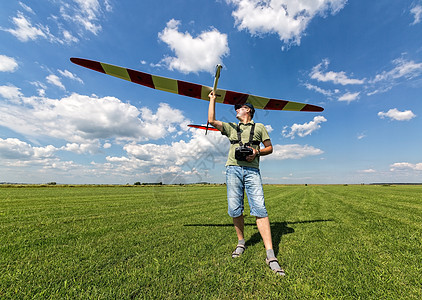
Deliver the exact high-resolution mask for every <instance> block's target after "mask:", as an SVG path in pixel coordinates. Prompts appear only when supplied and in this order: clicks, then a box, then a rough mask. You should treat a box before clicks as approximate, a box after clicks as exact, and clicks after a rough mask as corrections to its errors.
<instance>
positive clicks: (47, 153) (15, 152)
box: [0, 138, 57, 161]
mask: <svg viewBox="0 0 422 300" xmlns="http://www.w3.org/2000/svg"><path fill="white" fill-rule="evenodd" d="M56 151H57V148H55V147H54V146H52V145H48V146H45V147H33V146H32V145H30V144H28V143H26V142H22V141H21V140H19V139H15V138H7V139H2V138H0V157H1V158H2V159H9V160H10V159H12V160H24V161H26V160H31V159H43V158H48V157H51V156H52V155H53V154H54V152H56Z"/></svg>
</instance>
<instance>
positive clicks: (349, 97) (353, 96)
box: [338, 92, 360, 103]
mask: <svg viewBox="0 0 422 300" xmlns="http://www.w3.org/2000/svg"><path fill="white" fill-rule="evenodd" d="M359 95H360V92H356V93H349V92H347V93H345V94H344V95H343V96H341V97H339V98H338V101H346V102H347V103H350V102H352V101H355V100H357V99H359Z"/></svg>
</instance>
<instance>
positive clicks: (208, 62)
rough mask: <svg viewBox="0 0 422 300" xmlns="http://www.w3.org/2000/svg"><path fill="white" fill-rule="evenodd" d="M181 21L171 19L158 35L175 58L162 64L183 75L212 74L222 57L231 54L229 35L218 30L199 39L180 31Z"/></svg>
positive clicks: (208, 32)
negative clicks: (191, 73) (203, 72)
mask: <svg viewBox="0 0 422 300" xmlns="http://www.w3.org/2000/svg"><path fill="white" fill-rule="evenodd" d="M179 25H180V21H177V20H174V19H171V20H170V21H169V22H168V23H167V26H166V28H165V29H164V30H163V31H162V32H160V33H159V34H158V37H159V39H160V40H162V41H163V42H165V43H166V44H168V45H169V47H170V49H171V50H172V51H174V52H175V55H176V56H175V57H170V56H169V57H166V58H164V59H163V60H162V63H164V64H165V65H167V66H168V68H169V69H170V70H173V69H176V70H179V71H181V72H183V73H189V72H198V71H207V72H210V73H212V72H213V71H214V68H215V66H216V65H217V64H222V57H223V56H226V55H228V54H229V47H228V42H227V35H226V34H222V33H220V32H219V31H218V30H217V29H212V30H210V31H204V32H202V33H201V34H200V35H199V36H197V37H195V38H194V37H192V36H191V35H190V34H189V33H188V32H186V33H182V32H179V31H178V27H179Z"/></svg>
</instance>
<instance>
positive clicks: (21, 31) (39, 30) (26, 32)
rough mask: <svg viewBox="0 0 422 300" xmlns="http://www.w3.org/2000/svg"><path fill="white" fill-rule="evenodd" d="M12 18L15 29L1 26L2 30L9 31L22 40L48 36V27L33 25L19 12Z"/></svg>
mask: <svg viewBox="0 0 422 300" xmlns="http://www.w3.org/2000/svg"><path fill="white" fill-rule="evenodd" d="M12 20H13V23H14V24H15V29H12V28H9V29H7V28H6V29H5V28H2V30H4V31H7V32H10V33H11V34H13V35H14V36H15V37H17V38H18V39H19V40H20V41H22V42H27V41H29V40H36V39H37V38H38V37H42V38H47V36H48V34H47V33H48V29H47V28H46V27H44V26H42V25H40V24H38V25H36V26H33V25H32V24H31V21H30V20H28V19H27V18H26V17H25V16H24V15H23V14H22V13H21V12H18V15H17V16H16V17H14V18H13V19H12Z"/></svg>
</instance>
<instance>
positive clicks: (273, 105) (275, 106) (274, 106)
mask: <svg viewBox="0 0 422 300" xmlns="http://www.w3.org/2000/svg"><path fill="white" fill-rule="evenodd" d="M287 103H289V101H285V100H276V99H270V101H268V103H267V105H265V107H264V109H270V110H282V109H283V108H284V107H285V106H286V104H287Z"/></svg>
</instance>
